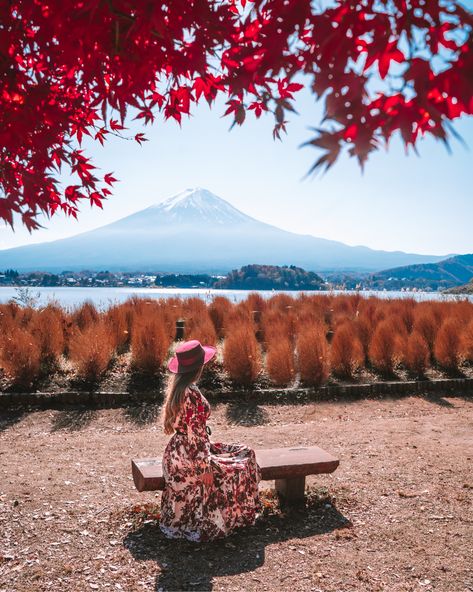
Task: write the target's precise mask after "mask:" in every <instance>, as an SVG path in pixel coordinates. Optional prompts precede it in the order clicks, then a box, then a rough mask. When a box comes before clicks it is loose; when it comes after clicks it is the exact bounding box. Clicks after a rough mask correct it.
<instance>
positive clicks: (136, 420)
mask: <svg viewBox="0 0 473 592" xmlns="http://www.w3.org/2000/svg"><path fill="white" fill-rule="evenodd" d="M160 412H161V405H160V404H159V403H145V404H143V405H134V406H129V407H124V409H123V415H124V417H125V418H126V419H127V420H128V421H130V422H131V423H133V424H135V425H136V426H138V427H145V426H147V425H149V424H151V423H153V422H155V421H157V420H158V419H159V415H160Z"/></svg>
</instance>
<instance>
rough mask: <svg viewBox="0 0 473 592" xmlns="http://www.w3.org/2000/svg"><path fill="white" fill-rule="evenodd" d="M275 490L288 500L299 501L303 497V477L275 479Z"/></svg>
mask: <svg viewBox="0 0 473 592" xmlns="http://www.w3.org/2000/svg"><path fill="white" fill-rule="evenodd" d="M275 487H276V491H277V492H278V494H279V495H282V496H283V497H284V499H285V500H286V501H288V502H300V501H302V500H303V499H304V491H305V477H304V476H301V477H292V478H289V479H275Z"/></svg>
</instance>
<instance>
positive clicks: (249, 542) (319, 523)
mask: <svg viewBox="0 0 473 592" xmlns="http://www.w3.org/2000/svg"><path fill="white" fill-rule="evenodd" d="M351 526H352V523H351V522H350V520H348V519H347V518H345V517H344V516H343V515H342V514H341V513H340V512H339V511H338V510H337V508H336V507H335V506H334V505H332V504H328V507H326V506H325V505H324V506H322V507H320V508H316V509H313V508H310V509H307V508H301V509H297V507H295V508H291V509H287V510H284V511H283V513H282V514H278V515H270V516H268V517H260V518H259V519H258V520H257V522H256V524H255V525H254V526H250V527H245V528H240V529H237V530H236V531H235V532H233V533H232V534H230V535H229V536H228V537H226V538H224V539H220V540H217V541H211V542H208V543H191V542H188V541H185V540H169V539H167V538H166V537H165V536H164V535H163V534H162V532H161V530H160V529H159V526H158V524H157V523H156V522H153V523H149V524H144V525H143V526H142V527H141V528H139V529H138V530H135V531H133V532H131V533H129V534H128V535H127V536H126V537H125V539H124V540H123V545H124V547H125V548H127V549H128V550H129V551H130V553H131V554H132V556H133V557H134V559H136V560H137V561H154V562H156V564H157V567H158V568H159V573H158V574H157V576H156V582H155V588H154V589H155V591H156V592H158V591H162V592H166V591H171V590H183V591H186V590H199V591H208V590H212V589H213V580H214V578H216V577H221V576H231V575H238V574H241V573H249V572H252V571H254V570H256V569H257V568H258V567H261V566H262V565H263V564H264V562H265V549H266V546H267V545H272V544H275V543H280V542H283V541H287V540H292V541H294V544H295V545H297V539H299V540H301V539H304V538H306V537H312V536H316V535H323V534H325V533H327V532H331V531H333V530H336V529H340V528H349V527H351ZM303 552H304V553H305V554H306V556H307V561H311V560H312V556H311V555H310V554H309V552H308V551H307V550H303Z"/></svg>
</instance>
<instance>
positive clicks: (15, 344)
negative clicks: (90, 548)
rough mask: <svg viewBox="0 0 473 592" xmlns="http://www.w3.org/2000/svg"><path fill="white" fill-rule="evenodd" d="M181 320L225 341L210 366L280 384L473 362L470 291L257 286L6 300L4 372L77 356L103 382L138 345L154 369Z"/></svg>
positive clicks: (133, 359) (1, 316) (2, 309)
mask: <svg viewBox="0 0 473 592" xmlns="http://www.w3.org/2000/svg"><path fill="white" fill-rule="evenodd" d="M179 319H185V335H184V337H185V338H186V339H194V338H195V339H199V340H200V341H201V342H202V343H205V344H217V345H219V358H218V360H219V361H218V362H217V365H214V367H213V368H214V370H212V369H210V371H220V370H221V366H219V364H221V365H223V369H224V371H225V372H226V373H227V375H228V377H229V378H230V379H232V380H233V381H234V382H235V383H238V384H241V385H251V384H252V383H254V382H255V381H256V380H257V379H258V377H259V376H260V375H261V373H262V371H264V370H265V371H266V374H267V376H268V378H269V380H270V381H271V382H272V383H273V384H275V385H278V386H285V385H290V384H291V383H292V382H293V381H294V379H295V378H296V377H299V379H300V381H301V383H302V384H306V385H320V384H322V383H323V382H324V381H326V380H327V378H328V377H329V376H330V375H331V374H332V375H333V376H337V377H340V378H352V377H353V376H354V375H355V374H356V373H357V372H358V371H359V370H360V369H362V368H364V367H366V368H370V369H372V370H374V371H376V372H378V373H379V374H380V375H382V376H385V377H389V376H392V375H393V373H394V372H395V370H396V369H398V368H405V369H407V370H408V371H409V372H410V373H411V374H412V375H415V376H422V375H424V373H425V371H426V370H427V369H428V368H429V367H431V366H435V367H438V368H440V369H443V370H445V371H447V372H455V371H458V369H459V368H460V367H461V366H462V365H463V364H471V363H473V303H471V302H468V301H466V300H462V301H454V302H447V301H444V302H439V301H423V302H417V301H415V300H414V299H412V298H405V299H404V298H403V299H386V300H384V299H379V298H376V297H370V298H365V297H363V296H361V295H360V294H353V295H301V296H299V297H297V298H292V297H290V296H288V295H285V294H278V295H276V296H274V297H272V298H270V299H268V300H265V299H263V298H262V297H261V296H260V295H259V294H250V295H249V297H248V298H247V299H246V300H245V301H243V302H240V303H238V304H233V303H231V302H230V301H229V300H228V299H226V298H224V297H220V296H219V297H216V298H215V299H214V300H213V301H212V302H211V303H210V304H206V303H205V302H204V301H203V300H201V299H198V298H190V299H183V300H181V299H177V298H172V299H167V300H151V301H150V300H145V299H140V298H132V299H130V300H129V301H127V302H125V303H123V304H119V305H115V306H112V307H111V308H109V309H108V310H106V311H98V310H97V309H96V308H95V307H94V305H93V304H91V303H90V302H85V303H84V304H82V305H81V306H80V307H78V308H76V309H74V310H64V309H63V308H61V307H59V306H57V305H52V304H50V305H48V306H46V307H44V308H42V309H38V310H37V309H33V308H28V307H26V308H25V307H20V306H18V305H16V304H13V303H9V304H4V305H0V369H1V370H0V374H3V376H4V378H7V379H9V380H10V382H11V384H12V386H16V387H17V388H29V387H31V385H33V384H34V383H35V382H36V381H37V380H38V379H39V378H45V377H47V376H48V374H52V373H54V372H55V371H56V370H57V369H58V368H59V366H60V361H61V360H62V361H63V362H64V360H69V361H70V363H72V364H73V366H74V368H75V371H76V375H77V377H78V378H79V379H82V380H84V381H88V382H93V381H97V380H99V379H100V378H101V376H102V375H103V374H104V373H105V372H106V370H107V369H108V368H109V367H110V365H111V363H112V361H113V360H114V358H116V357H117V356H118V355H121V354H125V353H127V352H129V358H130V369H131V371H134V372H138V373H141V374H143V375H149V376H150V377H153V376H155V375H157V374H158V373H159V372H161V371H162V370H163V369H164V368H165V363H166V361H167V359H168V358H169V356H170V355H171V354H172V349H173V346H174V343H173V342H174V340H175V334H176V321H177V320H179ZM63 365H64V364H63Z"/></svg>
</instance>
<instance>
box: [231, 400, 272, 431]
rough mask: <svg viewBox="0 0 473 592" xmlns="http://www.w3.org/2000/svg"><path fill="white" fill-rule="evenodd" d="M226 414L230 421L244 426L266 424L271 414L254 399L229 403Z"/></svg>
mask: <svg viewBox="0 0 473 592" xmlns="http://www.w3.org/2000/svg"><path fill="white" fill-rule="evenodd" d="M225 416H226V418H227V421H228V423H236V424H238V425H242V426H256V425H264V424H265V423H267V422H268V421H269V414H268V412H267V411H266V410H265V409H262V408H261V407H260V406H259V405H257V404H256V403H255V402H253V401H243V400H242V401H232V402H229V403H228V404H227V408H226V411H225Z"/></svg>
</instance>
